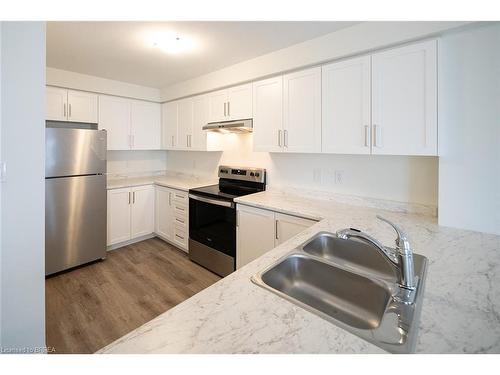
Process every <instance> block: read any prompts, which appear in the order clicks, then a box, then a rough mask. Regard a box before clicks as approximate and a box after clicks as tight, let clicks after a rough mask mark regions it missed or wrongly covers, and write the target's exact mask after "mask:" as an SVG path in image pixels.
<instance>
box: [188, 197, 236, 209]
mask: <svg viewBox="0 0 500 375" xmlns="http://www.w3.org/2000/svg"><path fill="white" fill-rule="evenodd" d="M189 198H191V199H194V200H195V201H200V202H205V203H210V204H215V205H217V206H223V207H228V208H234V203H233V202H227V201H220V200H217V199H210V198H205V197H200V196H199V195H194V194H189Z"/></svg>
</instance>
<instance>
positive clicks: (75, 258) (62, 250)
mask: <svg viewBox="0 0 500 375" xmlns="http://www.w3.org/2000/svg"><path fill="white" fill-rule="evenodd" d="M62 126H64V125H62ZM69 126H71V125H69ZM105 173H106V131H105V130H91V129H75V128H63V127H61V125H59V126H58V127H49V126H47V128H46V133H45V274H46V275H50V274H53V273H55V272H59V271H63V270H65V269H68V268H71V267H75V266H78V265H81V264H84V263H88V262H91V261H93V260H96V259H104V258H105V257H106V205H107V201H106V175H105Z"/></svg>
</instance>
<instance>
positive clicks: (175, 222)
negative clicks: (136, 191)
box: [155, 186, 189, 252]
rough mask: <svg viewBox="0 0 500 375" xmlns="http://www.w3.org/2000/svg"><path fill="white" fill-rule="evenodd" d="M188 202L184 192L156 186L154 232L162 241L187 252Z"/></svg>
mask: <svg viewBox="0 0 500 375" xmlns="http://www.w3.org/2000/svg"><path fill="white" fill-rule="evenodd" d="M188 211H189V200H188V196H187V193H186V192H184V191H180V190H176V189H171V188H168V187H164V186H156V207H155V212H156V213H155V215H156V224H155V232H156V234H157V235H158V236H159V237H161V238H162V239H164V240H166V241H169V242H171V243H173V244H174V245H175V246H177V247H179V248H180V249H182V250H184V251H186V252H187V251H188V238H189V237H188V235H189V222H188Z"/></svg>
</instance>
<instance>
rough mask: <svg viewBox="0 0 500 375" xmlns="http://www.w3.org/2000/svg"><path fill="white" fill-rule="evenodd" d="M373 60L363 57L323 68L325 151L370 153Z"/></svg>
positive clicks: (323, 136)
mask: <svg viewBox="0 0 500 375" xmlns="http://www.w3.org/2000/svg"><path fill="white" fill-rule="evenodd" d="M370 61H371V58H370V56H362V57H357V58H353V59H349V60H345V61H340V62H335V63H332V64H328V65H324V66H323V67H322V122H321V128H322V136H321V141H322V146H321V150H322V152H324V153H338V154H369V153H370V150H371V147H370V145H371V141H370V129H371V108H370V102H371V94H370V81H371V77H370Z"/></svg>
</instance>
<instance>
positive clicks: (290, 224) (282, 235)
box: [275, 213, 316, 246]
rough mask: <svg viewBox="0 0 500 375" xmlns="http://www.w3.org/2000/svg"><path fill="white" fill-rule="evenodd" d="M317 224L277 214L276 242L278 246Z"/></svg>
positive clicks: (312, 221)
mask: <svg viewBox="0 0 500 375" xmlns="http://www.w3.org/2000/svg"><path fill="white" fill-rule="evenodd" d="M314 224H316V221H314V220H309V219H304V218H301V217H296V216H291V215H285V214H280V213H276V242H275V245H276V246H278V245H280V244H282V243H283V242H285V241H288V240H289V239H290V238H292V237H294V236H296V235H297V234H299V233H300V232H302V231H304V229H307V228H309V227H311V226H313V225H314Z"/></svg>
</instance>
